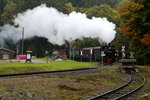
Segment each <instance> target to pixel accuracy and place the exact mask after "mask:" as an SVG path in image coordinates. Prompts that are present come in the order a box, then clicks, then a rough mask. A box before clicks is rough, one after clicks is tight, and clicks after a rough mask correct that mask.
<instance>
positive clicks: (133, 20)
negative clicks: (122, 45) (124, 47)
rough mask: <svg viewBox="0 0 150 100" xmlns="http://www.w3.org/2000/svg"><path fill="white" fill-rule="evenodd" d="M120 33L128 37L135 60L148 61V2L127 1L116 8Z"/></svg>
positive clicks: (149, 45) (149, 52)
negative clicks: (119, 19) (119, 21)
mask: <svg viewBox="0 0 150 100" xmlns="http://www.w3.org/2000/svg"><path fill="white" fill-rule="evenodd" d="M118 12H119V17H120V18H121V19H122V21H121V24H120V31H121V32H122V33H123V35H124V36H125V37H129V38H130V41H129V47H130V50H133V51H135V53H136V56H137V58H140V59H144V62H146V61H147V62H148V60H150V29H149V28H150V1H149V0H127V1H126V2H124V3H123V4H121V5H120V6H119V7H118Z"/></svg>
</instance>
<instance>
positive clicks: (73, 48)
mask: <svg viewBox="0 0 150 100" xmlns="http://www.w3.org/2000/svg"><path fill="white" fill-rule="evenodd" d="M74 49H75V48H73V55H72V56H73V60H74V55H75V50H74Z"/></svg>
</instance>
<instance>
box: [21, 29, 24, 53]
mask: <svg viewBox="0 0 150 100" xmlns="http://www.w3.org/2000/svg"><path fill="white" fill-rule="evenodd" d="M23 46H24V27H23V28H22V52H21V54H22V55H23Z"/></svg>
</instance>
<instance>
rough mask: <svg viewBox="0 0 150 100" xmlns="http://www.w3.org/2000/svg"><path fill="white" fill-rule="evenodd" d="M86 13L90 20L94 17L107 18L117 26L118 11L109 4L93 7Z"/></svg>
mask: <svg viewBox="0 0 150 100" xmlns="http://www.w3.org/2000/svg"><path fill="white" fill-rule="evenodd" d="M85 13H86V14H87V16H88V17H89V18H92V17H93V16H94V17H106V18H107V19H108V20H109V21H111V22H115V23H116V24H117V11H116V10H114V9H112V8H111V7H110V6H109V5H107V4H102V5H99V6H94V7H91V8H89V9H88V10H87V11H86V12H85Z"/></svg>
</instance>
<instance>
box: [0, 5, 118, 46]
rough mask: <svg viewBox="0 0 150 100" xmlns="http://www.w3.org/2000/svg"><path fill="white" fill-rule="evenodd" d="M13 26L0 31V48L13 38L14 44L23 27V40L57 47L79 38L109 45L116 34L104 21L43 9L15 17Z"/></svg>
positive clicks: (112, 26)
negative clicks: (34, 39) (38, 40)
mask: <svg viewBox="0 0 150 100" xmlns="http://www.w3.org/2000/svg"><path fill="white" fill-rule="evenodd" d="M14 23H15V25H18V26H19V27H14V26H11V25H4V26H3V27H0V30H1V32H0V43H1V44H2V43H3V39H4V38H13V40H14V42H16V41H18V40H19V39H21V34H22V28H23V27H24V34H25V35H24V36H25V38H30V37H33V36H42V37H45V38H48V40H49V42H51V43H53V44H58V45H62V44H64V43H65V41H69V42H70V41H72V40H75V39H82V38H83V37H91V38H99V40H101V41H103V42H106V43H109V42H111V41H112V40H113V39H114V37H115V34H116V32H115V30H114V29H115V24H113V23H111V22H109V21H107V19H106V18H95V17H93V18H92V19H88V18H87V16H86V15H85V14H82V13H77V12H71V13H70V14H68V15H67V14H63V13H61V12H59V11H57V10H56V9H55V8H48V7H46V6H45V5H41V6H38V7H36V8H34V9H32V10H27V11H25V12H23V13H19V14H18V15H17V17H16V18H15V19H14Z"/></svg>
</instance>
